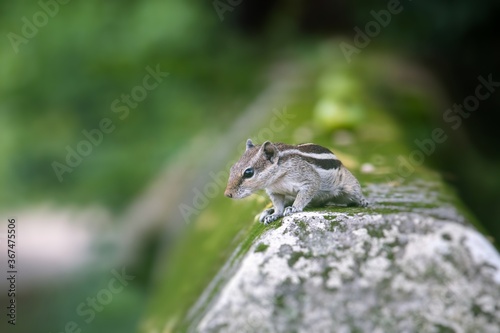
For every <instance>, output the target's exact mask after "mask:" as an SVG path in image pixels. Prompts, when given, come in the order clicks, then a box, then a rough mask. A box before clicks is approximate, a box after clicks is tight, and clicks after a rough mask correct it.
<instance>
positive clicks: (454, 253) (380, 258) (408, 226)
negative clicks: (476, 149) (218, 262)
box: [190, 193, 500, 333]
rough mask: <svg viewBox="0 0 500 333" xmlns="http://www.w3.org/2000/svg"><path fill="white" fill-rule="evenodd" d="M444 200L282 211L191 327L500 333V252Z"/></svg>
mask: <svg viewBox="0 0 500 333" xmlns="http://www.w3.org/2000/svg"><path fill="white" fill-rule="evenodd" d="M414 196H415V198H414V199H415V200H416V201H419V202H420V204H422V201H425V200H429V201H432V200H436V199H435V198H429V197H427V198H424V197H419V196H418V195H417V194H414ZM410 197H411V196H410ZM377 198H378V200H381V198H382V195H381V194H380V193H378V195H377ZM407 198H408V196H407ZM439 205H440V206H441V208H440V209H437V208H436V207H426V208H425V209H423V210H421V209H416V210H413V211H412V210H411V209H408V207H406V208H405V209H401V211H397V209H395V211H394V212H392V213H387V214H380V213H377V209H376V208H377V205H375V209H373V210H367V211H361V212H359V211H355V213H352V214H351V213H337V212H332V211H328V210H327V211H315V212H304V213H299V214H294V215H292V216H289V217H286V218H284V219H283V220H282V222H281V224H280V225H279V226H278V227H274V228H273V227H270V228H269V229H267V230H266V231H265V232H264V233H263V234H262V235H261V236H260V237H259V238H258V239H256V240H255V241H254V243H253V245H252V247H251V248H250V250H249V251H248V252H247V253H246V254H245V255H244V256H243V257H242V258H241V259H240V260H230V261H229V262H228V264H226V266H225V267H224V268H223V269H222V270H221V272H220V273H219V275H218V277H216V279H215V280H214V282H213V283H212V284H211V286H209V287H208V288H207V290H206V291H205V294H204V296H202V297H201V298H200V301H199V302H198V304H197V305H195V306H194V307H193V309H192V311H191V314H190V322H191V326H190V331H193V332H381V333H382V332H457V333H458V332H484V333H488V332H491V333H494V332H500V255H499V254H498V252H497V251H496V249H495V248H494V247H493V246H492V245H491V244H490V242H489V241H488V240H487V239H486V238H485V237H484V236H483V235H482V234H480V233H479V232H477V231H476V230H475V229H474V228H473V227H471V226H469V225H468V224H467V223H466V222H464V218H463V217H462V216H461V215H460V214H459V213H458V212H457V211H456V210H455V209H453V208H452V207H446V205H442V204H439ZM424 206H425V205H424ZM379 208H380V207H379ZM404 210H406V211H404ZM266 246H267V247H266ZM236 252H238V250H236ZM233 259H234V258H233ZM215 286H217V288H215ZM208 295H211V296H210V297H209V296H208ZM200 302H201V303H204V305H203V306H201V305H200Z"/></svg>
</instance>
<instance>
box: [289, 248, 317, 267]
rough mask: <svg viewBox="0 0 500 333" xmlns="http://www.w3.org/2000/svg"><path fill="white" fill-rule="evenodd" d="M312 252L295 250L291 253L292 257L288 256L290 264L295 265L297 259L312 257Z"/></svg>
mask: <svg viewBox="0 0 500 333" xmlns="http://www.w3.org/2000/svg"><path fill="white" fill-rule="evenodd" d="M311 257H312V254H311V253H305V252H300V251H298V252H293V253H292V254H291V255H290V258H288V266H290V267H293V266H294V265H295V264H296V263H297V261H299V259H300V258H311Z"/></svg>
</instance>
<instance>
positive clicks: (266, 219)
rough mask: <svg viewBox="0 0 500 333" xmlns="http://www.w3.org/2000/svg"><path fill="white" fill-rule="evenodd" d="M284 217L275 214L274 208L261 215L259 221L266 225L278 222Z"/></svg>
mask: <svg viewBox="0 0 500 333" xmlns="http://www.w3.org/2000/svg"><path fill="white" fill-rule="evenodd" d="M280 217H282V215H280V214H275V213H274V208H270V209H266V210H265V211H263V212H262V214H260V217H259V221H260V222H262V223H264V224H269V223H271V222H274V221H276V220H277V219H279V218H280Z"/></svg>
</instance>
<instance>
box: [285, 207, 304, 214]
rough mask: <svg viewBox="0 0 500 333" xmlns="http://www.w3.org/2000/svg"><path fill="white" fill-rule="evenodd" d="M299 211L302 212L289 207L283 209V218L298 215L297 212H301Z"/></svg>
mask: <svg viewBox="0 0 500 333" xmlns="http://www.w3.org/2000/svg"><path fill="white" fill-rule="evenodd" d="M301 211H302V210H300V209H298V208H297V207H294V206H289V207H286V208H285V211H284V212H283V215H284V216H289V215H292V214H294V213H298V212H301Z"/></svg>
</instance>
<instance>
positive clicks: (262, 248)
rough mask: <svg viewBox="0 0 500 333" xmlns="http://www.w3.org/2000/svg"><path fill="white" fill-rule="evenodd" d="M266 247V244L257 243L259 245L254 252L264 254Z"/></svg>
mask: <svg viewBox="0 0 500 333" xmlns="http://www.w3.org/2000/svg"><path fill="white" fill-rule="evenodd" d="M268 247H269V245H268V244H264V243H259V245H257V247H256V248H255V252H265V251H266V250H267V248H268Z"/></svg>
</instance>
